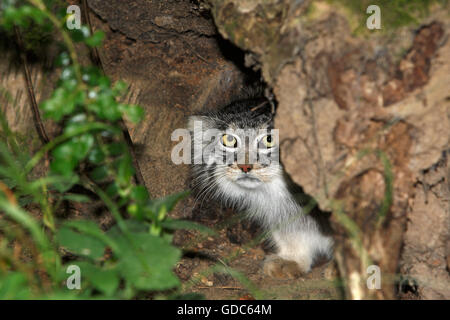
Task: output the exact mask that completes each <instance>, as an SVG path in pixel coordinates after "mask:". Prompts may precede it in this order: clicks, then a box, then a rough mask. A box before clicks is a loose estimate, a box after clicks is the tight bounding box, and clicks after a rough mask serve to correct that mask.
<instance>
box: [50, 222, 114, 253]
mask: <svg viewBox="0 0 450 320" xmlns="http://www.w3.org/2000/svg"><path fill="white" fill-rule="evenodd" d="M56 239H57V241H58V243H59V244H60V245H61V246H63V247H65V248H67V250H68V251H70V252H72V253H74V254H76V255H80V256H85V257H88V258H91V259H98V258H101V257H102V256H103V254H104V251H105V244H104V242H103V241H101V240H99V239H98V238H96V237H93V236H91V235H88V234H86V233H84V234H82V233H79V232H76V231H74V230H72V229H71V228H69V227H66V226H63V227H62V228H61V229H59V230H58V232H57V233H56Z"/></svg>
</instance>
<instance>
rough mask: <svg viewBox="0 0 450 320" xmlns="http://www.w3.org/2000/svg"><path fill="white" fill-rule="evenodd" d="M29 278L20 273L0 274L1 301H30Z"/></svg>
mask: <svg viewBox="0 0 450 320" xmlns="http://www.w3.org/2000/svg"><path fill="white" fill-rule="evenodd" d="M29 296H30V289H29V286H28V283H27V278H26V276H25V275H24V274H22V273H20V272H7V273H6V274H3V275H2V274H0V300H11V299H13V300H17V299H29Z"/></svg>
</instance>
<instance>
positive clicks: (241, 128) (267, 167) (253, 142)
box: [189, 108, 282, 196]
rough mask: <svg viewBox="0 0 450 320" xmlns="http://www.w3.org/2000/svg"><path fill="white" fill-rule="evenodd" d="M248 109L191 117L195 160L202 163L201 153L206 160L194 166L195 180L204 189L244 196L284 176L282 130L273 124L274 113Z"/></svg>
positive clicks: (190, 123)
mask: <svg viewBox="0 0 450 320" xmlns="http://www.w3.org/2000/svg"><path fill="white" fill-rule="evenodd" d="M242 109H244V108H242ZM247 110H248V108H247V109H244V110H243V112H223V111H222V113H215V114H211V115H208V116H195V117H191V118H190V122H189V126H190V129H191V131H193V132H194V138H193V144H194V146H193V149H194V155H195V156H194V160H197V163H198V162H200V158H199V157H201V162H202V164H201V165H198V166H194V175H195V178H194V179H195V181H194V183H197V184H198V185H199V186H200V189H205V188H210V189H211V190H212V189H219V190H222V192H223V193H226V194H227V195H236V196H242V195H245V193H248V192H252V191H256V190H259V189H263V188H264V187H265V186H267V185H269V184H271V183H272V182H273V181H275V180H276V179H279V178H280V177H281V175H282V167H281V165H280V163H279V157H278V154H279V146H278V141H279V139H278V130H274V129H273V128H272V117H271V115H270V113H269V114H267V112H266V113H252V112H251V111H247ZM232 111H236V110H235V109H234V110H232ZM237 111H240V110H239V109H238V110H237ZM199 146H200V147H199ZM196 148H197V150H195V149H196ZM200 149H201V154H200ZM196 151H197V152H196Z"/></svg>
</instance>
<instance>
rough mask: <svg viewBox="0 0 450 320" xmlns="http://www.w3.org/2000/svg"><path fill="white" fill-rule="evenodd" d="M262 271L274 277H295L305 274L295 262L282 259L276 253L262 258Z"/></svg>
mask: <svg viewBox="0 0 450 320" xmlns="http://www.w3.org/2000/svg"><path fill="white" fill-rule="evenodd" d="M263 272H264V274H266V275H268V276H270V277H272V278H276V279H297V278H299V277H301V276H303V275H305V274H306V272H305V271H303V270H302V269H301V268H300V266H299V265H298V263H297V262H295V261H290V260H284V259H282V258H280V257H279V256H277V255H270V256H267V257H266V258H265V259H264V264H263Z"/></svg>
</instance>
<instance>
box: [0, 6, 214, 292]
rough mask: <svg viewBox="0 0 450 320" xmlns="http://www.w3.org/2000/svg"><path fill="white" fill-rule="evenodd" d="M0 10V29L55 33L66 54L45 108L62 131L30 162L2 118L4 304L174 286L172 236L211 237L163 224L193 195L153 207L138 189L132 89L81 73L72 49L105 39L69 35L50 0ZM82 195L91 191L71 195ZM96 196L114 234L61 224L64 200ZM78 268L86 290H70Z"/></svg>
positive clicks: (81, 223)
mask: <svg viewBox="0 0 450 320" xmlns="http://www.w3.org/2000/svg"><path fill="white" fill-rule="evenodd" d="M0 4H1V7H2V9H3V10H2V11H1V13H0V28H3V29H5V30H11V29H13V28H14V27H17V28H20V30H22V31H23V32H27V28H30V27H31V26H36V25H39V26H42V27H43V28H44V29H46V30H52V29H55V30H58V31H59V32H60V33H61V34H62V38H63V39H64V44H63V47H64V48H65V49H64V50H63V52H61V54H60V55H59V56H58V58H57V61H56V65H57V66H58V67H59V68H60V70H61V75H60V78H59V81H58V83H57V86H56V88H55V89H54V91H53V93H52V95H51V96H50V98H49V99H47V100H46V101H44V102H43V103H41V105H40V107H41V109H42V111H43V114H44V117H45V118H48V119H52V120H54V121H56V122H59V123H60V124H61V125H62V127H63V131H62V133H61V135H60V136H58V137H57V138H55V139H53V140H52V141H51V142H50V143H48V144H47V145H45V146H44V147H43V148H42V149H41V150H39V151H38V152H36V153H35V154H28V153H27V151H26V150H27V148H26V147H25V145H23V144H21V142H20V139H18V136H17V135H16V134H15V133H14V132H12V131H11V130H10V129H9V127H8V125H7V122H6V120H5V119H4V118H3V115H1V114H0V125H1V127H0V135H1V137H2V138H3V142H0V299H30V298H38V299H42V298H44V299H45V298H48V299H74V298H117V299H123V298H125V299H131V298H133V297H136V296H138V295H139V294H140V293H142V292H150V293H156V292H158V291H165V290H169V289H176V288H178V286H179V284H180V283H179V280H178V278H177V277H176V276H175V275H174V273H173V270H172V269H173V267H174V265H175V264H176V263H177V261H178V260H179V259H180V256H181V252H180V250H179V249H177V248H175V247H174V246H173V245H172V244H171V234H170V230H174V229H178V228H196V229H198V230H201V231H208V230H207V229H206V228H204V227H201V226H198V225H196V224H193V223H189V222H183V221H177V220H170V219H168V218H167V213H168V212H169V211H170V210H172V209H173V208H174V206H175V205H176V203H177V202H178V201H179V200H180V199H182V198H183V197H185V196H186V195H187V193H185V192H184V193H180V194H175V195H171V196H168V197H166V198H163V199H150V197H149V195H148V193H147V190H146V189H145V187H144V186H141V185H134V184H133V182H132V181H133V175H134V168H133V165H132V159H131V156H130V153H129V151H128V147H127V145H126V143H125V141H124V139H123V136H122V130H121V126H120V121H121V120H122V118H123V117H125V118H127V119H128V120H130V121H132V122H138V121H139V120H140V119H141V118H142V116H143V110H142V108H141V107H139V106H136V105H129V104H123V103H120V102H119V98H120V97H121V96H122V95H123V94H124V93H125V92H126V90H127V85H126V84H125V83H124V82H122V81H118V82H116V83H114V84H112V83H111V81H110V79H109V78H108V77H107V76H105V75H104V74H103V73H102V71H101V70H99V69H98V68H97V67H95V66H81V65H80V64H79V63H78V58H77V55H76V52H75V51H74V45H73V43H74V42H80V43H84V44H85V45H87V46H89V47H96V46H98V45H100V44H101V42H102V39H103V38H104V34H103V32H96V33H94V34H93V35H91V34H90V32H89V28H88V27H87V26H83V27H82V28H81V29H80V30H67V29H66V28H65V27H64V21H65V17H64V16H63V15H61V14H54V13H52V12H51V11H50V10H49V9H48V8H51V6H50V5H51V1H41V0H32V1H27V2H21V1H11V0H3V1H1V2H0ZM46 154H49V155H50V160H51V162H50V170H49V172H48V173H47V174H46V175H45V176H43V177H40V178H36V177H35V176H34V175H31V172H32V171H33V169H35V168H36V166H37V165H38V164H39V163H40V162H41V160H43V158H44V156H45V155H46ZM74 186H78V188H77V189H74V188H73V187H74ZM80 187H82V188H83V190H87V191H85V192H84V193H75V192H74V191H73V190H80ZM93 194H95V195H96V197H98V198H100V199H101V200H102V201H103V203H104V205H105V206H106V207H107V209H108V210H109V212H110V213H111V214H112V216H113V217H114V219H115V222H116V225H115V226H113V227H112V228H111V229H110V230H108V231H106V232H105V231H104V230H102V229H101V228H100V227H99V226H98V225H97V224H96V223H94V222H93V221H88V220H76V221H59V220H57V219H56V218H55V212H56V211H58V210H59V209H60V204H61V202H62V201H71V202H89V201H91V200H92V198H93V197H94V196H93ZM31 205H32V206H31ZM31 207H33V208H36V207H38V208H39V209H40V210H39V212H40V213H42V218H39V219H38V218H36V216H35V212H34V211H33V212H34V213H31V212H30V211H27V209H29V208H31ZM124 213H128V214H129V216H130V218H129V219H125V218H124V217H123V216H124ZM69 253H70V255H68V254H69ZM72 265H75V266H78V267H79V268H80V270H81V279H82V280H81V289H80V290H69V289H68V287H67V286H66V280H67V279H68V277H69V276H70V274H67V273H66V271H67V270H68V267H69V266H72Z"/></svg>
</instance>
